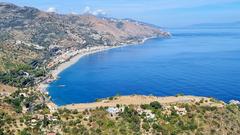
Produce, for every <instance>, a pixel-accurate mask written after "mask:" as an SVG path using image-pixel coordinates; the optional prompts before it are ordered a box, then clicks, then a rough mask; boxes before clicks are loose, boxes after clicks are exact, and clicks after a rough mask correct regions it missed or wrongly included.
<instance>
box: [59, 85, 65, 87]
mask: <svg viewBox="0 0 240 135" xmlns="http://www.w3.org/2000/svg"><path fill="white" fill-rule="evenodd" d="M65 86H66V85H58V87H65Z"/></svg>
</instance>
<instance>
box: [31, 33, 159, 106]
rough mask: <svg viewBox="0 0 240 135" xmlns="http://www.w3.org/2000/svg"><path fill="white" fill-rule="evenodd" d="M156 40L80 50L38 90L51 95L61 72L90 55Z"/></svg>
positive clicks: (52, 72)
mask: <svg viewBox="0 0 240 135" xmlns="http://www.w3.org/2000/svg"><path fill="white" fill-rule="evenodd" d="M154 38H158V37H156V36H152V37H148V38H143V39H142V40H141V41H136V42H132V43H129V44H127V43H126V44H119V45H117V46H95V47H90V48H88V49H85V50H84V49H80V50H78V53H77V54H76V55H75V56H73V57H71V58H70V59H68V60H67V61H64V62H62V63H60V64H59V65H57V66H56V68H55V69H53V70H50V71H49V73H48V74H47V78H46V79H45V80H48V79H50V81H49V82H47V83H46V82H45V81H42V82H40V83H38V84H37V86H36V89H37V90H39V91H40V92H42V93H45V94H47V95H49V93H48V87H49V85H50V83H51V82H53V81H55V80H57V79H58V77H59V74H60V73H61V72H63V71H64V70H66V69H67V68H69V67H71V66H72V65H74V64H75V63H77V62H78V61H79V60H80V59H81V58H82V57H84V56H87V55H90V54H95V53H98V52H103V51H107V50H110V49H115V48H120V47H126V46H132V45H141V44H143V43H145V42H146V41H147V40H150V39H154ZM159 38H160V37H159ZM50 76H51V78H50ZM51 102H52V103H54V102H53V101H51ZM54 104H55V103H54ZM56 106H57V105H56Z"/></svg>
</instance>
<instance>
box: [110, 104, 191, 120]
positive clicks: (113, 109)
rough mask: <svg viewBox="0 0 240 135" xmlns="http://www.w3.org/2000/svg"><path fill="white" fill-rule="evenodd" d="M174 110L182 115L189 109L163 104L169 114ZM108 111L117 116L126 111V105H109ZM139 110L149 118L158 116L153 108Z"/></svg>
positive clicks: (140, 113) (138, 109)
mask: <svg viewBox="0 0 240 135" xmlns="http://www.w3.org/2000/svg"><path fill="white" fill-rule="evenodd" d="M173 110H174V111H176V113H177V114H178V115H181V116H182V115H186V114H187V110H186V108H184V107H178V106H173V107H172V106H168V105H165V106H163V112H164V113H165V114H167V115H170V114H171V113H172V111H173ZM106 111H107V112H108V113H109V114H110V115H111V117H116V116H118V115H119V114H120V113H122V112H124V107H109V108H107V109H106ZM137 112H138V114H139V115H144V116H145V117H146V118H147V119H155V117H156V116H155V114H154V113H152V111H151V110H147V109H142V108H137Z"/></svg>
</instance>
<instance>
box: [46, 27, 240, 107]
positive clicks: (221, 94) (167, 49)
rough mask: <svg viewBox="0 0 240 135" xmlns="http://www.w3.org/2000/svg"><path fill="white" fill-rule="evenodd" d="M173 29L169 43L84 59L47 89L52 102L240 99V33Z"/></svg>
mask: <svg viewBox="0 0 240 135" xmlns="http://www.w3.org/2000/svg"><path fill="white" fill-rule="evenodd" d="M170 31H171V32H172V34H173V37H172V38H171V39H151V40H148V41H147V42H146V43H144V44H143V45H135V46H127V47H122V48H117V49H112V50H108V51H104V52H99V53H96V54H92V55H88V56H85V57H83V58H82V59H81V60H79V61H78V62H77V63H76V64H74V65H73V66H71V67H70V68H68V69H66V70H65V71H63V72H62V73H61V74H60V79H59V80H57V81H55V82H53V83H52V84H51V85H50V86H49V88H48V89H49V94H50V95H51V96H52V100H53V101H54V102H55V103H56V104H58V105H64V104H70V103H80V102H92V101H95V100H96V99H97V98H104V97H109V96H114V95H116V94H120V95H129V94H144V95H149V94H153V95H157V96H169V95H176V94H177V93H184V94H190V95H198V96H211V97H215V98H217V99H220V100H224V101H229V100H231V99H236V100H240V29H184V30H183V29H173V30H170ZM62 85H64V87H60V86H62Z"/></svg>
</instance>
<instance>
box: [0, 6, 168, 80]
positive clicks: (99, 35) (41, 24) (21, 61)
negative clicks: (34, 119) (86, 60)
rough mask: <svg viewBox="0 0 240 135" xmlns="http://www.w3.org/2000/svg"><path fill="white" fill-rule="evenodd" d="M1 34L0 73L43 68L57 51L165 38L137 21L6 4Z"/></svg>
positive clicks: (0, 22) (0, 14) (1, 8)
mask: <svg viewBox="0 0 240 135" xmlns="http://www.w3.org/2000/svg"><path fill="white" fill-rule="evenodd" d="M0 31H1V33H0V61H2V62H1V63H0V74H2V73H4V74H5V73H6V72H8V73H9V72H11V71H13V70H17V71H18V70H22V69H23V68H22V67H24V68H26V65H27V66H29V65H30V66H34V68H35V67H39V66H40V67H43V66H46V65H47V64H48V62H49V60H50V58H51V57H52V56H56V55H58V53H59V50H60V51H61V52H65V51H67V50H69V49H71V50H77V49H81V48H85V47H92V46H116V45H121V44H127V43H135V42H139V41H141V40H142V39H144V38H147V37H152V36H162V37H165V36H168V33H166V32H163V31H162V30H160V29H159V28H156V27H152V26H150V25H146V24H143V23H139V22H137V21H130V20H118V19H110V18H100V17H96V16H93V15H89V14H85V15H62V14H57V13H48V12H43V11H40V10H38V9H36V8H32V7H19V6H16V5H13V4H9V3H0ZM19 67H20V68H19ZM29 68H30V69H31V68H32V67H27V69H29ZM24 71H25V70H24ZM14 72H15V71H14ZM21 74H22V73H21ZM16 76H19V75H16ZM0 80H1V76H0ZM0 82H3V81H0Z"/></svg>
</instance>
